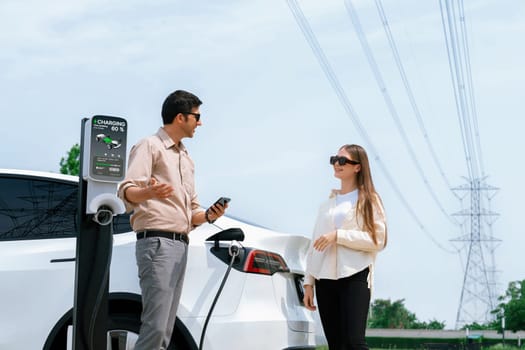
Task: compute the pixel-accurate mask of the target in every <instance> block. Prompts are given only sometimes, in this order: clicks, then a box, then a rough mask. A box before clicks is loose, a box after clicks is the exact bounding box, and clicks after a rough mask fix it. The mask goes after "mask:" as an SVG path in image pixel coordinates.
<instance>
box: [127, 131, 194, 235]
mask: <svg viewBox="0 0 525 350" xmlns="http://www.w3.org/2000/svg"><path fill="white" fill-rule="evenodd" d="M194 173H195V169H194V164H193V161H192V160H191V158H190V156H189V154H188V151H187V150H186V148H185V147H184V145H183V144H182V142H181V143H180V144H179V145H176V144H175V143H174V142H173V140H172V139H171V138H170V137H169V135H168V134H167V133H166V131H164V129H163V128H160V129H159V131H157V133H156V134H155V135H152V136H150V137H147V138H145V139H143V140H141V141H139V142H138V143H137V144H136V145H134V146H133V147H132V149H131V152H130V155H129V162H128V170H127V174H126V178H125V179H124V181H123V182H122V183H121V184H120V185H119V191H118V196H119V197H120V198H121V199H122V200H123V201H124V204H125V205H126V210H127V211H128V212H131V211H133V213H132V215H131V226H132V227H133V230H134V231H136V232H137V231H143V230H161V231H170V232H179V233H189V232H190V231H191V230H192V228H193V227H192V223H191V218H192V216H193V215H194V214H196V213H198V212H200V211H203V209H202V208H201V207H200V205H199V202H198V199H197V193H196V192H195V174H194ZM152 177H153V178H155V179H156V180H157V181H158V182H160V183H166V184H170V185H171V186H173V188H174V191H173V195H172V196H170V197H168V198H162V199H158V198H153V199H150V200H146V201H144V202H142V203H138V204H135V203H131V202H129V201H127V200H126V198H125V196H124V192H125V190H126V189H127V188H129V187H131V186H138V187H146V186H148V184H149V182H150V180H151V178H152Z"/></svg>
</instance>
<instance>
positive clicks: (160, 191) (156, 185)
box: [148, 177, 173, 199]
mask: <svg viewBox="0 0 525 350" xmlns="http://www.w3.org/2000/svg"><path fill="white" fill-rule="evenodd" d="M148 192H149V197H150V199H151V198H168V197H169V196H171V195H172V193H173V187H172V186H171V185H168V184H162V183H160V182H158V181H157V179H155V178H154V177H152V178H151V181H150V184H149V186H148Z"/></svg>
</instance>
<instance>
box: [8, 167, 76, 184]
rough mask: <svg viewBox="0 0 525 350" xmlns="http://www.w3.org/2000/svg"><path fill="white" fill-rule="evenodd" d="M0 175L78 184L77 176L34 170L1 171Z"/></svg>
mask: <svg viewBox="0 0 525 350" xmlns="http://www.w3.org/2000/svg"><path fill="white" fill-rule="evenodd" d="M0 174H1V175H21V176H32V177H39V178H48V179H56V180H65V181H73V182H78V176H75V175H65V174H59V173H53V172H51V171H35V170H21V169H1V168H0Z"/></svg>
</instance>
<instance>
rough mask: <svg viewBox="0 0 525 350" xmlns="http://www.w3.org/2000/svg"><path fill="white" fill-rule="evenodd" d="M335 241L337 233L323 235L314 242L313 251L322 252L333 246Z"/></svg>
mask: <svg viewBox="0 0 525 350" xmlns="http://www.w3.org/2000/svg"><path fill="white" fill-rule="evenodd" d="M336 241H337V231H332V232H329V233H325V234H324V235H322V236H320V237H319V238H317V239H316V240H315V242H314V248H315V250H318V251H320V252H322V251H323V250H325V249H326V248H327V247H328V246H329V245H331V244H334V243H335V242H336Z"/></svg>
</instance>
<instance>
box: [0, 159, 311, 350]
mask: <svg viewBox="0 0 525 350" xmlns="http://www.w3.org/2000/svg"><path fill="white" fill-rule="evenodd" d="M77 194H78V178H77V177H74V176H68V175H60V174H54V173H44V172H34V171H15V170H5V169H4V170H2V169H0V281H1V282H0V286H1V287H0V310H1V311H0V349H10V350H16V349H24V350H26V349H42V348H43V349H44V350H47V349H53V350H54V349H68V348H70V347H71V342H70V337H71V329H72V327H71V324H72V307H73V299H74V284H75V283H74V282H75V247H76V239H75V236H76V232H77V231H78V222H77V204H78V203H77ZM113 225H114V226H113V227H114V243H113V256H112V262H111V270H110V287H109V289H110V295H109V318H110V322H109V330H108V339H109V341H108V349H133V348H134V343H135V340H136V337H137V333H138V329H139V326H140V311H141V301H140V300H141V299H140V288H139V284H138V277H137V268H136V264H135V257H134V252H135V240H136V237H135V234H134V233H133V232H132V231H131V228H130V227H129V217H128V216H127V215H119V216H117V217H116V218H115V220H114V222H113ZM231 227H238V228H241V229H242V230H243V231H244V234H245V240H244V241H243V242H241V243H242V246H243V247H244V248H242V249H241V250H242V252H243V254H241V255H240V257H241V260H240V261H237V262H235V264H234V265H233V268H232V270H231V273H230V275H229V278H228V280H227V282H226V284H225V287H224V289H223V291H222V294H221V295H220V298H219V300H218V302H217V304H216V306H215V309H214V311H213V316H212V318H211V319H210V322H209V325H208V328H207V331H206V337H205V341H204V345H203V348H204V349H209V350H212V349H215V350H217V349H225V350H226V349H227V350H235V349H295V350H299V349H314V348H315V338H316V336H315V327H314V324H316V323H317V322H316V321H314V318H313V315H312V314H311V313H310V312H309V311H307V310H306V309H305V308H304V307H303V306H302V305H301V303H302V286H301V285H302V277H303V266H304V259H305V254H306V250H307V247H308V244H309V240H308V239H307V238H305V237H302V236H294V235H288V234H280V233H276V232H273V231H270V230H267V229H264V228H261V227H257V226H254V225H249V224H246V223H243V222H241V221H238V220H234V219H232V218H229V217H222V218H220V219H219V220H218V221H217V222H216V223H215V224H214V225H208V224H206V225H202V226H200V227H199V228H197V229H196V230H195V231H193V232H191V234H190V245H189V257H188V266H187V271H186V279H185V285H184V290H183V294H182V298H181V304H180V307H179V312H178V314H177V321H176V325H175V330H174V336H173V341H172V345H171V346H170V349H197V344H199V340H200V336H201V332H202V328H203V325H204V321H205V318H206V316H207V314H208V311H209V309H210V306H211V304H212V301H213V299H214V297H215V295H216V292H217V290H218V288H219V284H220V282H221V281H222V278H223V275H224V273H225V272H226V269H227V268H228V263H229V255H228V254H227V250H228V246H229V244H228V243H227V242H222V243H220V247H219V248H218V249H217V248H214V243H213V242H208V241H206V239H207V238H208V237H210V236H212V235H213V234H215V233H217V232H220V231H221V230H222V229H226V228H231ZM261 267H266V268H261ZM68 339H69V340H68Z"/></svg>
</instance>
